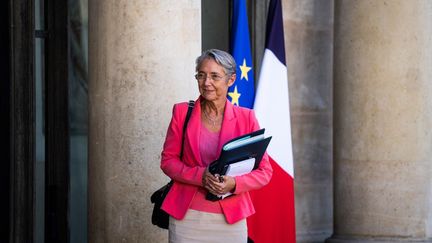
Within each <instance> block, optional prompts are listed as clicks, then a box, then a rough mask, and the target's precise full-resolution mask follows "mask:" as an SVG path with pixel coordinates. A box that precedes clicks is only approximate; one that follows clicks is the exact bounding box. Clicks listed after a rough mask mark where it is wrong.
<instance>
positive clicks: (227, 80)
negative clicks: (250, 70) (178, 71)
mask: <svg viewBox="0 0 432 243" xmlns="http://www.w3.org/2000/svg"><path fill="white" fill-rule="evenodd" d="M197 80H198V88H199V92H200V94H201V96H202V97H203V98H204V99H206V100H208V101H217V100H223V99H226V96H227V92H228V87H230V86H231V85H233V83H234V81H235V74H234V75H232V76H231V77H229V76H228V75H227V74H226V73H225V70H224V68H223V67H222V66H220V65H219V64H217V63H216V62H215V61H214V60H213V59H211V58H207V59H205V60H204V61H203V62H202V63H201V67H200V68H199V70H198V73H197Z"/></svg>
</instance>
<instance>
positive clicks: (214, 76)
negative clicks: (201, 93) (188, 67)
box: [195, 73, 227, 82]
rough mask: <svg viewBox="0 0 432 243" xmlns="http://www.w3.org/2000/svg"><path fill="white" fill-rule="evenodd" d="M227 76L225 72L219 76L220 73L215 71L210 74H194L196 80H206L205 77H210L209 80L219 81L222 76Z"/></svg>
mask: <svg viewBox="0 0 432 243" xmlns="http://www.w3.org/2000/svg"><path fill="white" fill-rule="evenodd" d="M226 76H227V74H225V75H223V76H220V75H218V74H215V73H212V74H210V75H209V76H207V74H205V73H197V74H195V78H196V79H197V80H198V81H201V82H202V81H206V80H207V77H210V79H211V80H213V81H215V82H217V81H221V80H222V79H223V78H224V77H226Z"/></svg>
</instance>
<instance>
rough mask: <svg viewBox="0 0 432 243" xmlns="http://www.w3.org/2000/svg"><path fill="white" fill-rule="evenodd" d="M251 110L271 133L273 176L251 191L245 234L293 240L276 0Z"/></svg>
mask: <svg viewBox="0 0 432 243" xmlns="http://www.w3.org/2000/svg"><path fill="white" fill-rule="evenodd" d="M254 110H255V113H256V116H257V119H258V121H259V123H260V126H261V127H263V128H265V129H266V133H267V134H268V135H271V136H273V138H272V141H271V143H270V145H269V147H268V149H267V153H268V154H269V156H270V162H271V165H272V167H273V177H272V179H271V181H270V183H269V184H268V185H267V186H265V187H263V188H262V189H260V190H257V191H252V192H251V197H252V200H253V203H254V206H255V209H256V213H255V214H254V215H252V216H251V217H249V218H248V229H249V232H248V234H249V237H250V238H251V239H252V240H253V241H254V242H255V243H268V242H272V243H282V242H283V243H292V242H295V240H296V238H295V210H294V168H293V167H294V166H293V153H292V142H291V122H290V108H289V97H288V71H287V65H286V61H285V46H284V31H283V22H282V5H281V1H280V0H271V1H270V7H269V12H268V18H267V30H266V45H265V52H264V58H263V62H262V66H261V73H260V76H259V82H258V86H257V90H256V96H255V103H254Z"/></svg>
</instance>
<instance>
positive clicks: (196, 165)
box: [161, 98, 273, 224]
mask: <svg viewBox="0 0 432 243" xmlns="http://www.w3.org/2000/svg"><path fill="white" fill-rule="evenodd" d="M200 100H201V98H198V100H197V101H196V102H195V107H194V109H193V111H192V114H191V117H190V120H189V124H188V127H187V130H186V135H185V141H184V150H183V160H180V150H181V143H182V142H181V139H182V132H183V123H184V120H185V117H186V113H187V107H188V104H187V103H186V102H185V103H179V104H175V105H174V107H173V115H172V118H171V122H170V125H169V127H168V131H167V134H166V138H165V143H164V146H163V151H162V158H161V169H162V170H163V172H164V173H165V174H166V175H168V176H169V177H170V178H172V179H173V180H174V184H173V186H172V188H171V190H170V192H169V193H168V195H167V196H166V198H165V200H164V202H163V204H162V209H163V210H165V211H166V212H167V213H168V214H170V215H171V216H172V217H174V218H176V219H183V217H184V216H185V214H186V211H187V210H188V209H189V205H190V203H191V201H192V199H193V197H194V195H195V193H196V192H197V190H198V188H199V187H201V186H202V182H201V179H202V176H203V173H204V171H205V169H206V166H205V165H204V164H203V163H202V161H201V155H200V151H199V143H200V141H199V140H200V129H201V106H200ZM258 129H259V125H258V121H257V119H256V118H255V114H254V112H253V110H250V109H247V108H242V107H238V106H233V105H232V104H231V103H230V102H229V101H227V102H226V105H225V114H224V118H223V122H222V129H221V132H220V138H219V145H218V151H220V150H221V148H222V146H223V144H224V143H225V142H227V141H228V140H230V139H232V138H235V137H237V136H240V135H243V134H246V133H249V132H253V131H256V130H258ZM272 173H273V170H272V167H271V165H270V162H269V159H268V156H267V154H265V155H264V157H263V159H262V161H261V163H260V166H259V168H257V169H256V170H254V171H252V172H251V173H249V174H246V175H243V176H237V177H235V181H236V189H235V192H234V194H235V195H234V196H231V197H228V198H225V199H224V200H222V201H221V207H222V211H223V213H224V215H225V218H226V220H227V222H228V223H230V224H233V223H235V222H237V221H239V220H241V219H243V218H246V217H248V216H250V215H252V214H254V213H255V209H254V207H253V204H252V202H251V199H250V196H249V192H248V191H250V190H255V189H259V188H261V187H263V186H264V185H266V184H267V183H268V182H269V181H270V178H271V176H272Z"/></svg>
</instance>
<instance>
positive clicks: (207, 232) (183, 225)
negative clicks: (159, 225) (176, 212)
mask: <svg viewBox="0 0 432 243" xmlns="http://www.w3.org/2000/svg"><path fill="white" fill-rule="evenodd" d="M169 242H170V243H194V242H197V243H198V242H199V243H203V242H215V243H228V242H229V243H246V242H247V224H246V219H243V220H240V221H238V222H236V223H235V224H228V223H227V222H226V220H225V216H224V215H223V214H218V213H207V212H201V211H197V210H192V209H189V210H188V211H187V212H186V216H185V217H184V219H183V220H176V219H175V218H173V217H170V220H169Z"/></svg>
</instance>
